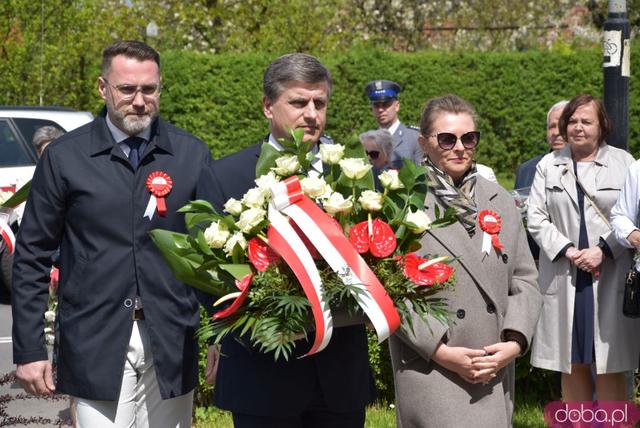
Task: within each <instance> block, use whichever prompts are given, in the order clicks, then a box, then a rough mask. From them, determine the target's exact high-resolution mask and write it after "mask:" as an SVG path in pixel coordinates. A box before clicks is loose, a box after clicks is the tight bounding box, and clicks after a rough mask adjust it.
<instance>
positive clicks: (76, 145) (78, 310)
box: [12, 111, 211, 400]
mask: <svg viewBox="0 0 640 428" xmlns="http://www.w3.org/2000/svg"><path fill="white" fill-rule="evenodd" d="M104 114H105V111H103V115H104ZM210 161H211V156H210V154H209V150H208V148H207V147H206V145H205V144H204V143H203V142H201V141H200V140H198V139H196V138H195V137H193V136H192V135H190V134H188V133H187V132H185V131H183V130H180V129H178V128H175V127H173V126H171V125H169V124H167V123H165V122H164V121H162V120H161V119H158V120H157V121H156V122H155V123H154V126H153V129H152V139H151V141H150V143H149V145H148V147H147V149H146V151H145V153H144V154H143V156H142V158H141V160H140V166H139V167H138V169H137V171H134V170H133V169H132V168H131V166H130V165H129V162H128V160H127V158H126V157H125V155H124V153H123V152H122V149H121V148H120V147H119V146H118V145H117V144H115V143H114V140H113V137H112V136H111V133H110V132H109V130H108V128H107V125H106V121H105V119H104V116H100V117H98V118H96V119H95V120H94V121H93V122H91V123H89V124H87V125H85V126H83V127H81V128H79V129H77V130H75V131H72V132H70V133H68V134H66V135H64V136H63V137H61V138H59V139H58V140H56V141H55V142H54V143H52V144H51V145H50V146H49V147H48V148H47V150H45V152H44V154H43V156H42V158H41V159H40V162H39V163H38V166H37V167H36V172H35V175H34V177H33V184H32V187H31V191H30V192H29V199H28V201H27V205H26V209H25V214H24V217H23V220H22V225H21V227H20V233H19V235H18V240H17V241H18V242H17V248H16V254H15V256H16V257H15V264H14V271H13V273H14V279H13V293H12V299H13V308H12V309H13V349H14V351H13V352H14V353H13V355H14V362H15V363H28V362H32V361H38V360H44V359H46V358H47V350H46V348H45V345H44V339H43V334H42V330H43V328H44V322H43V316H42V314H43V313H44V311H45V309H46V305H47V299H48V285H49V270H50V268H51V258H50V257H51V254H52V253H53V251H55V249H56V248H58V246H60V283H59V288H58V299H59V306H58V318H57V322H58V324H59V328H58V334H59V337H58V340H57V346H56V352H57V358H56V360H57V363H58V366H57V368H58V375H57V389H58V391H61V392H65V393H68V394H71V395H74V396H78V397H82V398H86V399H91V400H116V399H117V398H118V393H119V391H120V384H121V379H122V373H123V370H124V361H125V357H126V352H127V345H128V343H129V337H130V334H131V329H132V326H133V316H132V315H133V306H132V299H133V298H134V297H135V295H136V288H137V287H138V288H139V291H138V293H139V295H140V296H141V298H142V302H143V306H144V312H145V317H146V324H147V326H148V330H149V336H150V341H151V348H152V352H153V358H154V361H155V368H156V374H157V377H158V382H159V385H160V392H161V394H162V397H163V398H169V397H175V396H178V395H182V394H185V393H187V392H189V391H190V390H192V389H193V388H194V387H195V386H196V383H197V374H198V372H197V369H198V346H197V342H196V340H195V338H194V334H195V331H196V329H197V328H198V324H199V313H198V300H197V299H196V297H195V294H194V292H193V291H192V288H191V287H188V286H186V285H184V284H183V283H181V282H179V281H177V280H176V279H175V278H174V276H173V273H172V272H171V270H170V269H169V268H168V267H167V265H166V263H165V262H164V260H163V259H162V256H161V255H160V252H159V251H158V250H157V248H156V247H155V245H154V244H153V242H152V241H151V239H150V238H149V235H148V232H149V231H150V230H151V229H156V228H162V229H169V230H175V231H181V232H184V231H185V224H184V215H183V214H180V213H177V212H176V210H177V209H178V208H180V207H182V206H183V205H184V204H186V203H187V202H188V201H189V200H192V199H195V198H196V185H197V182H198V178H199V175H200V173H201V171H202V170H204V169H206V168H207V167H208V165H209V164H210ZM158 170H159V171H164V172H166V173H167V174H169V176H170V177H171V178H172V180H173V189H172V190H171V192H170V193H169V194H168V195H167V197H166V203H167V209H168V212H167V214H166V217H160V216H158V214H157V212H156V213H154V215H153V218H152V219H151V220H149V219H148V218H144V217H143V214H144V212H145V208H146V207H147V203H148V201H149V197H150V193H149V191H148V190H147V189H146V188H145V181H146V179H147V177H148V176H149V174H150V173H151V172H153V171H158ZM136 284H137V286H136Z"/></svg>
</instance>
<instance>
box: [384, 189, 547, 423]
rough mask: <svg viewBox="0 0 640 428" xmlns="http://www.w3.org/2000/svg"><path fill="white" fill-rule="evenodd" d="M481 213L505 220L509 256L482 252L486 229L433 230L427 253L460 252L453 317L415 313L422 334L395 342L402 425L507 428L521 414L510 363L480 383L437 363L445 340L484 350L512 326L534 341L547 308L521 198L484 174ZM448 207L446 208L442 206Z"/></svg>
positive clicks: (401, 335)
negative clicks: (518, 206) (445, 322)
mask: <svg viewBox="0 0 640 428" xmlns="http://www.w3.org/2000/svg"><path fill="white" fill-rule="evenodd" d="M475 199H476V204H477V207H478V210H479V211H482V210H485V209H490V210H493V211H495V212H496V213H498V214H499V215H500V216H501V217H502V230H501V231H500V233H499V239H500V241H501V242H502V244H503V245H504V247H505V250H504V254H506V255H507V258H506V259H504V258H502V257H499V256H498V255H497V254H496V252H495V250H493V249H492V250H491V253H490V254H488V255H486V254H482V252H481V249H482V236H483V232H482V230H481V229H480V228H479V227H478V228H477V232H476V234H475V235H474V236H473V238H470V237H469V235H468V233H467V232H466V231H465V229H464V227H463V226H462V225H461V224H460V223H455V224H452V225H450V226H447V227H444V228H440V229H434V230H430V231H429V232H427V234H425V236H424V237H423V239H422V248H421V250H420V251H419V253H420V254H433V255H448V256H451V257H454V258H455V257H457V258H458V259H457V260H456V261H455V262H453V264H452V265H453V267H454V268H455V271H456V284H455V287H453V288H452V289H451V290H448V291H447V292H446V293H444V297H446V298H447V299H448V305H449V309H450V311H451V312H452V314H451V319H452V321H454V322H455V324H454V325H452V326H446V325H443V324H441V323H439V322H438V321H435V320H431V321H430V322H429V324H428V325H427V324H425V323H424V322H422V321H421V320H420V319H419V318H418V317H417V316H415V315H414V333H415V334H411V333H410V332H398V333H396V334H395V335H394V336H392V337H391V339H390V341H389V345H390V349H391V359H392V363H393V369H394V379H395V388H396V402H397V415H398V426H399V427H402V428H414V427H434V428H443V427H464V426H469V427H471V426H474V427H507V426H510V425H511V415H512V412H513V390H514V364H513V363H512V364H510V365H509V366H507V367H505V368H503V369H502V370H501V371H500V372H499V373H498V376H497V377H496V378H495V379H493V380H492V381H491V382H490V383H489V384H488V385H473V384H470V383H468V382H466V381H464V380H463V379H462V378H461V377H460V376H458V375H457V374H455V373H453V372H450V371H449V370H447V369H445V368H443V367H441V366H439V365H438V364H436V363H435V362H433V361H431V355H432V354H433V352H434V350H435V348H436V346H437V345H438V343H439V342H440V340H443V341H445V342H447V344H448V345H450V346H464V347H470V348H475V349H482V348H483V347H484V346H487V345H490V344H494V343H497V342H500V341H501V340H503V339H504V336H503V334H504V331H505V330H506V329H510V330H515V331H518V332H520V333H522V335H523V336H524V337H525V338H526V339H527V341H529V340H530V339H531V335H532V334H533V331H534V329H535V325H536V321H537V320H538V315H539V312H540V307H541V305H542V298H541V296H540V292H539V290H538V286H537V283H536V278H537V272H536V268H535V264H534V262H533V259H532V257H531V253H530V252H529V246H528V244H527V238H526V235H525V231H524V228H523V226H522V220H521V216H520V213H519V212H518V211H517V209H516V206H515V203H514V200H513V197H512V196H511V195H510V194H509V193H507V192H506V191H505V190H504V189H503V188H502V187H500V186H498V185H497V184H494V183H490V182H488V181H487V180H485V179H483V178H481V177H478V181H477V184H476V194H475ZM434 206H435V198H434V197H433V195H431V194H428V196H427V200H426V203H425V210H426V211H427V213H428V214H429V216H430V217H432V218H433V217H434ZM440 209H441V212H443V211H444V210H443V209H442V207H440Z"/></svg>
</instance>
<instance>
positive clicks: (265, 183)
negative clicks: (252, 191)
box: [255, 171, 279, 196]
mask: <svg viewBox="0 0 640 428" xmlns="http://www.w3.org/2000/svg"><path fill="white" fill-rule="evenodd" d="M278 181H279V180H278V177H277V176H276V174H275V173H274V172H273V171H269V172H268V173H267V174H264V175H261V176H260V177H258V178H256V180H255V183H256V185H257V186H258V189H260V190H261V191H262V193H263V194H264V195H265V196H270V195H271V187H272V186H273V185H275V184H276V183H278Z"/></svg>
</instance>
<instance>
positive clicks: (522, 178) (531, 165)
mask: <svg viewBox="0 0 640 428" xmlns="http://www.w3.org/2000/svg"><path fill="white" fill-rule="evenodd" d="M543 157H544V155H538V156H536V157H533V158H531V159H529V160H527V161H525V162H523V163H522V164H520V166H518V169H516V182H515V184H514V185H513V188H514V189H524V188H527V187H529V188H531V185H532V184H533V178H534V177H535V176H536V166H538V162H540V159H542V158H543ZM527 242H528V243H529V249H530V250H531V255H533V258H534V259H535V260H538V259H539V258H540V247H539V246H538V244H537V243H536V241H535V240H534V239H533V238H532V237H531V235H530V234H529V232H528V231H527Z"/></svg>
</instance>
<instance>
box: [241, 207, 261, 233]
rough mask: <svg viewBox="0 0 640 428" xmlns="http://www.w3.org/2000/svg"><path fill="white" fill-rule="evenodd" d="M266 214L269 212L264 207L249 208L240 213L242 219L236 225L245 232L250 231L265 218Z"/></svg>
mask: <svg viewBox="0 0 640 428" xmlns="http://www.w3.org/2000/svg"><path fill="white" fill-rule="evenodd" d="M266 215H267V212H266V211H265V210H263V209H262V208H249V209H248V210H245V211H243V212H242V214H240V220H238V221H237V222H236V226H238V229H240V230H241V231H243V232H244V233H249V232H251V229H253V228H254V227H256V226H257V225H258V224H259V223H260V222H261V221H262V220H264V218H265V216H266Z"/></svg>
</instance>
